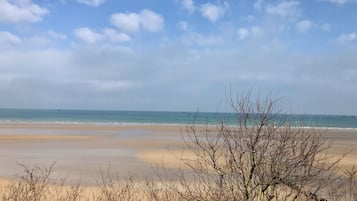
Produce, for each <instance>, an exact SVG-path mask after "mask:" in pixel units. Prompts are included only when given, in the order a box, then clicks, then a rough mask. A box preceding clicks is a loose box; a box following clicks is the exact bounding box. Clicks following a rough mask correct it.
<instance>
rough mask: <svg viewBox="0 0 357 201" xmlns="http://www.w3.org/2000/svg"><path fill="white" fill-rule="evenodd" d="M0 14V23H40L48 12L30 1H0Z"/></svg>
mask: <svg viewBox="0 0 357 201" xmlns="http://www.w3.org/2000/svg"><path fill="white" fill-rule="evenodd" d="M0 13H1V14H0V22H4V23H23V22H25V23H34V22H38V21H41V20H42V17H43V16H44V15H46V14H47V13H48V10H47V9H45V8H42V7H40V6H39V5H37V4H34V3H32V2H31V0H26V1H11V0H0Z"/></svg>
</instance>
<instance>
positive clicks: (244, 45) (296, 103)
mask: <svg viewBox="0 0 357 201" xmlns="http://www.w3.org/2000/svg"><path fill="white" fill-rule="evenodd" d="M356 10H357V1H356V0H304V1H302V0H300V1H298V0H274V1H269V0H256V1H252V0H226V1H223V0H140V1H132V0H120V1H118V0H0V93H1V96H0V107H1V108H61V109H115V110H168V111H195V110H197V109H200V110H201V111H216V110H217V108H218V107H219V105H220V103H221V102H222V100H223V102H224V100H225V91H226V89H227V88H229V87H231V88H232V91H234V92H238V93H241V92H247V91H249V90H252V89H253V90H255V91H258V92H260V93H262V94H264V92H265V91H268V90H269V91H273V92H276V93H278V96H280V97H281V98H282V101H281V103H282V105H283V107H284V108H288V110H289V111H291V112H293V113H316V114H352V115H356V114H357V107H356V102H357V93H356V92H357V23H356V22H357V13H356Z"/></svg>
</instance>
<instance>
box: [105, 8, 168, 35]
mask: <svg viewBox="0 0 357 201" xmlns="http://www.w3.org/2000/svg"><path fill="white" fill-rule="evenodd" d="M110 20H111V23H112V24H113V25H114V26H116V27H118V28H119V29H121V30H122V31H124V32H127V33H128V32H138V31H140V29H141V28H142V29H144V30H145V31H149V32H158V31H161V30H162V29H163V27H164V18H163V17H162V16H161V15H159V14H157V13H155V12H153V11H151V10H148V9H144V10H142V11H141V12H140V13H115V14H113V15H112V16H111V19H110Z"/></svg>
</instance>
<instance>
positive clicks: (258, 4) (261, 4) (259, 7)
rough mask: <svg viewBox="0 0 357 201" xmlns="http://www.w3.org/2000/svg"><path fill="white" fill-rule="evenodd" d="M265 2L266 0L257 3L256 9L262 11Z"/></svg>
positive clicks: (258, 0) (259, 0)
mask: <svg viewBox="0 0 357 201" xmlns="http://www.w3.org/2000/svg"><path fill="white" fill-rule="evenodd" d="M263 2H264V0H257V1H255V3H254V5H253V7H254V9H255V10H257V11H261V10H262V7H263Z"/></svg>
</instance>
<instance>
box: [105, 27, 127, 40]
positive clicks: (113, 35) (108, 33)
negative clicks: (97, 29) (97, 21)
mask: <svg viewBox="0 0 357 201" xmlns="http://www.w3.org/2000/svg"><path fill="white" fill-rule="evenodd" d="M103 34H104V36H105V37H106V38H107V39H108V40H109V41H112V42H129V41H130V36H128V35H127V34H125V33H119V32H117V31H116V30H114V29H105V30H104V32H103Z"/></svg>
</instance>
